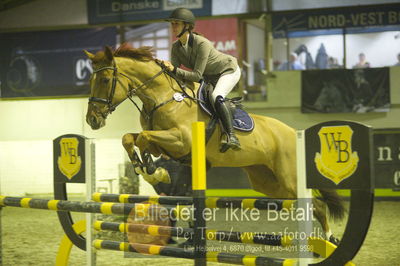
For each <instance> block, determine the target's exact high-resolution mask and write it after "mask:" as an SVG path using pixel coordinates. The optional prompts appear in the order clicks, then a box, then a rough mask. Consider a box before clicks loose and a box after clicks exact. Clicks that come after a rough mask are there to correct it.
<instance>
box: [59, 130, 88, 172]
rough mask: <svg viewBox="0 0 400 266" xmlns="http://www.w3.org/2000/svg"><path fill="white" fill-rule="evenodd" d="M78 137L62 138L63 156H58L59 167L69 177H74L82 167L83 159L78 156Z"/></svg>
mask: <svg viewBox="0 0 400 266" xmlns="http://www.w3.org/2000/svg"><path fill="white" fill-rule="evenodd" d="M78 144H79V141H78V139H77V138H62V139H61V140H60V150H61V156H59V157H58V161H57V164H58V168H59V169H60V171H61V173H63V174H64V175H65V176H66V177H67V178H68V179H72V178H73V177H74V176H75V175H76V174H77V173H78V172H79V170H80V169H81V165H82V160H81V157H80V156H78Z"/></svg>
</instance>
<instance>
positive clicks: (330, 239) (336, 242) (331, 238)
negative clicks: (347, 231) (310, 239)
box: [329, 235, 340, 246]
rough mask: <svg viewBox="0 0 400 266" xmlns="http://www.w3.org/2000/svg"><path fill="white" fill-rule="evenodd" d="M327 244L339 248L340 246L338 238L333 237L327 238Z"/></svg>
mask: <svg viewBox="0 0 400 266" xmlns="http://www.w3.org/2000/svg"><path fill="white" fill-rule="evenodd" d="M329 242H331V243H332V244H334V245H335V246H339V244H340V240H339V238H336V237H334V236H333V235H331V236H330V237H329Z"/></svg>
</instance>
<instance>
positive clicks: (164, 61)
mask: <svg viewBox="0 0 400 266" xmlns="http://www.w3.org/2000/svg"><path fill="white" fill-rule="evenodd" d="M157 61H158V62H159V63H161V64H162V65H164V66H165V67H166V68H167V69H168V70H169V71H172V70H174V66H173V65H172V63H171V62H170V61H167V60H160V59H157Z"/></svg>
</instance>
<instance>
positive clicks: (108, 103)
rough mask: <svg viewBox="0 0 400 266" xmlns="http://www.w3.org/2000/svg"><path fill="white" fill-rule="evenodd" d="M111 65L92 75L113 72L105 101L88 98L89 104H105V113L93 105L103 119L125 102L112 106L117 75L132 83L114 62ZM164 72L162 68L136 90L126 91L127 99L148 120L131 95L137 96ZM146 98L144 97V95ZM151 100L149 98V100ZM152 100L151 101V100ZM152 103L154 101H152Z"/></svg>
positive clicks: (97, 70)
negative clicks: (105, 71)
mask: <svg viewBox="0 0 400 266" xmlns="http://www.w3.org/2000/svg"><path fill="white" fill-rule="evenodd" d="M112 63H113V65H112V66H105V67H101V68H98V69H94V70H93V74H96V73H98V72H101V71H104V70H112V71H113V77H112V85H111V91H110V93H109V95H108V97H107V98H106V99H104V98H100V97H94V96H91V97H90V98H89V103H92V104H93V103H101V104H105V105H106V106H107V110H106V112H100V110H99V108H98V106H97V105H93V106H94V107H95V108H96V109H95V112H96V113H98V114H100V115H101V116H102V117H103V118H104V119H105V118H106V117H107V116H108V115H109V114H111V113H112V112H114V111H115V109H116V108H117V106H118V105H120V104H121V103H122V102H124V101H125V99H124V100H123V101H121V102H119V103H115V104H113V99H114V95H115V89H116V86H117V81H118V74H120V75H122V76H124V77H126V78H127V79H129V80H130V81H131V83H132V84H133V83H134V81H133V79H132V78H130V77H129V76H128V75H126V74H124V73H122V72H119V71H118V68H117V66H116V64H115V61H114V60H113V61H112ZM164 71H165V69H164V68H162V69H161V70H160V71H159V72H157V73H156V74H155V75H154V76H152V77H151V78H150V79H148V80H146V81H145V82H144V83H142V84H141V85H140V86H138V87H137V88H134V87H131V88H130V89H129V90H128V91H127V98H128V99H129V100H130V101H131V102H132V103H133V104H134V105H135V106H136V108H137V109H138V110H139V112H140V113H141V114H142V115H143V116H144V117H145V118H146V119H147V120H148V119H149V117H150V115H149V113H148V112H146V110H145V109H144V108H143V110H141V109H140V108H139V106H138V105H137V104H136V102H135V101H134V100H133V99H132V97H133V95H135V94H137V92H139V91H140V89H141V88H142V87H144V86H145V85H147V84H148V83H150V82H151V81H153V80H154V79H155V78H156V77H158V76H159V75H161V74H162V73H163V72H164ZM144 96H146V95H144ZM150 99H151V98H150ZM151 100H153V99H151ZM153 101H154V100H153ZM150 113H153V110H152V111H150Z"/></svg>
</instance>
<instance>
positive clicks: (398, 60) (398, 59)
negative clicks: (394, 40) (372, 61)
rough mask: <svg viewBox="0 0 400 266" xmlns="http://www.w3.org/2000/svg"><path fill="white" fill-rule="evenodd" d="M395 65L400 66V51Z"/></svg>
mask: <svg viewBox="0 0 400 266" xmlns="http://www.w3.org/2000/svg"><path fill="white" fill-rule="evenodd" d="M395 66H400V53H398V54H397V63H396V64H395Z"/></svg>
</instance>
